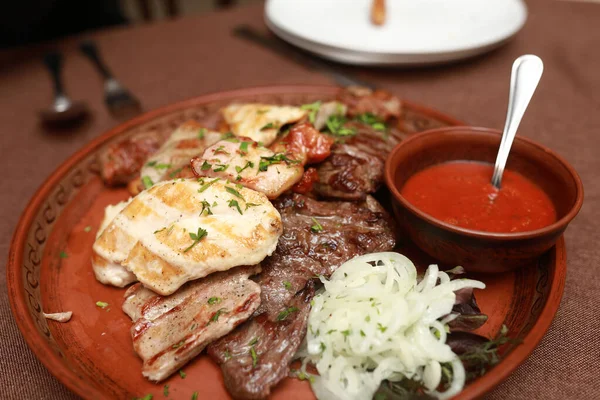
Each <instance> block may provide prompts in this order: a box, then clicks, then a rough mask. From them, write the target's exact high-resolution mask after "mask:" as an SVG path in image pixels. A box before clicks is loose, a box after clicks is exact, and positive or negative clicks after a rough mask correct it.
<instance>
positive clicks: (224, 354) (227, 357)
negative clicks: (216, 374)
mask: <svg viewBox="0 0 600 400" xmlns="http://www.w3.org/2000/svg"><path fill="white" fill-rule="evenodd" d="M223 357H224V358H225V359H226V360H229V359H230V358H231V353H230V352H229V350H225V352H224V353H223Z"/></svg>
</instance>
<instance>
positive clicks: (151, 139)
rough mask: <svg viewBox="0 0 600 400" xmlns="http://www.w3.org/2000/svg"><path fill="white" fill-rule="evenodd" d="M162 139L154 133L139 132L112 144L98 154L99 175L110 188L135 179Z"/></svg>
mask: <svg viewBox="0 0 600 400" xmlns="http://www.w3.org/2000/svg"><path fill="white" fill-rule="evenodd" d="M163 142H164V138H163V137H162V136H161V135H160V134H159V133H158V132H156V131H149V132H140V133H138V134H135V135H132V136H130V137H127V138H125V139H123V140H121V141H119V142H116V143H113V144H111V145H110V146H108V147H107V148H106V149H104V150H103V151H102V152H101V153H100V157H99V158H100V166H101V175H102V179H103V180H104V183H106V184H107V185H111V186H117V185H126V184H127V183H128V182H129V181H131V180H132V179H135V178H136V176H137V175H138V173H139V172H140V169H141V168H142V165H144V162H145V161H146V159H147V158H148V157H149V156H150V155H151V154H153V153H154V152H155V151H157V150H158V148H159V147H160V145H161V144H162V143H163Z"/></svg>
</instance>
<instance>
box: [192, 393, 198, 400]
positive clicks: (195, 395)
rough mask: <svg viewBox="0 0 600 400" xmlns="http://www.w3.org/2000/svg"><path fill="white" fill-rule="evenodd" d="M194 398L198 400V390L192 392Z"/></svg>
mask: <svg viewBox="0 0 600 400" xmlns="http://www.w3.org/2000/svg"><path fill="white" fill-rule="evenodd" d="M192 400H198V392H194V393H193V394H192Z"/></svg>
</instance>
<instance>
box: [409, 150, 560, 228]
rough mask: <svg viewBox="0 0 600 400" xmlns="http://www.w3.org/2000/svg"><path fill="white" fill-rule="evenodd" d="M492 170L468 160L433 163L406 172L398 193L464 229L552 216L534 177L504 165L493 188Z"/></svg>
mask: <svg viewBox="0 0 600 400" xmlns="http://www.w3.org/2000/svg"><path fill="white" fill-rule="evenodd" d="M493 170H494V167H493V166H492V165H490V164H483V163H477V162H469V161H455V162H448V163H443V164H438V165H434V166H431V167H428V168H426V169H424V170H422V171H419V172H418V173H416V174H415V175H413V176H411V177H410V178H409V179H408V180H407V181H406V183H405V184H404V186H403V187H402V190H401V191H400V193H401V194H402V196H404V198H405V199H406V200H408V201H409V202H410V203H412V204H413V205H414V206H415V207H417V208H418V209H420V210H421V211H424V212H426V213H427V214H429V215H431V216H432V217H434V218H437V219H439V220H441V221H444V222H446V223H449V224H452V225H457V226H460V227H463V228H467V229H473V230H478V231H486V232H497V233H511V232H526V231H532V230H535V229H540V228H543V227H545V226H548V225H551V224H552V223H554V222H556V210H555V209H554V206H553V204H552V201H551V200H550V198H549V197H548V195H546V193H544V192H543V191H542V189H540V188H539V187H538V186H537V185H536V184H535V183H533V182H531V181H530V180H528V179H527V178H525V177H524V176H523V175H521V174H519V173H517V172H514V171H510V170H504V175H503V176H502V187H501V188H500V190H498V189H496V188H495V187H494V186H493V185H492V184H491V183H490V181H491V179H492V173H493Z"/></svg>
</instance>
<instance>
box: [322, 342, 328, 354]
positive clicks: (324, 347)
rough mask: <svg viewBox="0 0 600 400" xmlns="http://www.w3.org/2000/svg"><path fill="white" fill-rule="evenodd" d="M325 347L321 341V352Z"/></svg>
mask: <svg viewBox="0 0 600 400" xmlns="http://www.w3.org/2000/svg"><path fill="white" fill-rule="evenodd" d="M326 348H327V347H326V346H325V343H323V342H321V353H322V352H324V351H325V349H326Z"/></svg>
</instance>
